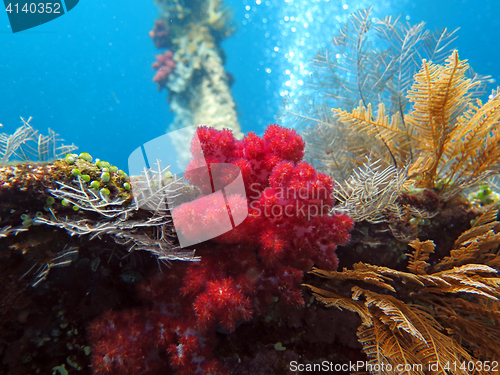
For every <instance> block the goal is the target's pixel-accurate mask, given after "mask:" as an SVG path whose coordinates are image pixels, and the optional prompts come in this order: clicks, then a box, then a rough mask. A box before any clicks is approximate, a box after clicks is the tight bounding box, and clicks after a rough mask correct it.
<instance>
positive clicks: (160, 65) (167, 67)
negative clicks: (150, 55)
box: [152, 51, 175, 91]
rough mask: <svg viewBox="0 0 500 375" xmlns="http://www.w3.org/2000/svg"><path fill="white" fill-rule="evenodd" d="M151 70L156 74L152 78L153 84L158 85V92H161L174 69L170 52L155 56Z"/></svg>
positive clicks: (172, 56)
mask: <svg viewBox="0 0 500 375" xmlns="http://www.w3.org/2000/svg"><path fill="white" fill-rule="evenodd" d="M152 66H153V69H155V70H156V71H157V72H156V74H155V76H154V77H153V82H156V83H157V84H158V91H161V90H162V89H163V88H164V87H165V85H166V84H167V81H168V76H169V75H170V73H172V72H173V71H174V69H175V61H174V55H173V53H172V51H165V52H164V53H162V54H160V55H156V62H155V63H153V65H152Z"/></svg>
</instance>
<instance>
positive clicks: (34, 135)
mask: <svg viewBox="0 0 500 375" xmlns="http://www.w3.org/2000/svg"><path fill="white" fill-rule="evenodd" d="M21 120H22V121H23V126H21V127H20V128H18V129H17V130H16V131H15V132H14V134H11V135H9V134H5V133H2V134H0V163H2V162H7V161H13V160H20V161H28V160H32V161H48V160H54V159H57V158H59V157H61V156H64V155H66V154H67V153H69V152H72V151H74V150H76V148H77V147H76V146H75V145H60V144H59V142H61V141H63V139H60V138H59V135H58V134H56V133H55V132H53V131H52V130H50V129H49V135H47V136H45V135H42V134H40V133H39V132H38V130H35V129H33V127H32V126H31V125H30V121H31V117H30V118H29V119H28V120H27V121H26V120H24V119H23V118H21Z"/></svg>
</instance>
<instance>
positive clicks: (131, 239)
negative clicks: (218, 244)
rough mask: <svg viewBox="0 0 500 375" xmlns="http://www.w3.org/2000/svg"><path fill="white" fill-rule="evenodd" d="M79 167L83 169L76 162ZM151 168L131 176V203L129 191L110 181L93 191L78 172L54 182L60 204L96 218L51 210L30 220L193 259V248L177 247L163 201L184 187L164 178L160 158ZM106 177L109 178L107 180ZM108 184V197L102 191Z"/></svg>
mask: <svg viewBox="0 0 500 375" xmlns="http://www.w3.org/2000/svg"><path fill="white" fill-rule="evenodd" d="M80 161H81V160H80ZM81 162H82V163H86V164H88V165H86V168H93V166H92V165H91V163H89V162H86V161H81ZM79 166H80V168H82V169H83V168H85V166H83V165H82V164H81V163H80V165H79ZM94 168H95V167H94ZM104 168H105V169H108V168H106V167H104ZM157 168H158V169H157V170H155V169H151V168H150V169H146V170H145V171H144V174H143V176H137V177H136V178H135V179H134V180H133V181H132V193H133V196H134V200H133V202H130V195H129V194H127V193H120V191H119V190H117V189H116V187H114V185H113V184H107V186H108V187H104V188H102V189H100V190H98V189H96V188H94V187H92V186H91V185H92V184H88V183H87V182H86V181H84V180H83V178H82V177H80V176H77V178H76V179H75V180H73V181H71V182H69V183H62V182H58V185H59V188H58V189H49V192H50V193H51V194H52V195H53V196H54V197H55V198H57V199H60V200H61V202H64V203H63V204H65V205H72V207H73V209H74V210H75V211H78V210H84V211H89V212H91V213H95V214H98V216H97V218H96V219H94V220H92V219H90V218H85V219H82V218H80V217H77V218H72V217H68V216H66V217H65V218H58V217H57V215H56V214H55V213H54V212H52V218H45V217H40V218H36V219H35V222H36V223H40V224H46V225H52V226H56V227H59V228H64V229H66V230H67V231H68V232H69V233H70V234H71V235H79V236H81V235H87V234H88V235H91V238H94V237H96V236H97V237H100V236H102V235H111V236H113V237H114V238H115V240H116V242H118V243H121V244H124V245H127V246H128V247H129V251H132V250H134V249H136V250H146V251H149V252H152V253H153V254H155V255H156V256H157V257H158V259H160V260H164V261H170V260H190V261H192V260H197V258H196V257H194V252H192V251H183V250H181V249H180V248H179V246H178V245H177V244H176V236H175V233H174V231H173V225H172V220H171V217H170V213H169V211H168V208H167V205H166V201H167V199H169V198H170V199H173V197H175V196H176V195H177V194H178V192H179V191H180V190H181V189H182V188H183V187H184V185H183V184H182V183H180V181H179V180H178V179H176V178H174V177H173V176H172V177H168V178H166V177H165V172H166V171H167V170H168V167H167V168H162V167H161V164H160V162H158V163H157ZM87 173H90V172H88V171H87ZM103 173H109V172H103ZM115 174H116V176H113V179H115V178H118V179H119V181H122V180H123V181H125V182H123V185H125V184H128V182H127V181H128V179H127V177H126V176H123V175H120V173H119V172H116V173H115ZM151 175H156V176H159V179H158V178H157V179H156V182H157V183H156V185H155V186H154V188H153V187H152V186H151ZM118 176H119V177H118ZM108 181H112V180H111V178H110V180H108ZM125 186H127V185H125ZM113 187H114V189H115V192H114V194H115V196H114V197H112V196H111V192H110V191H109V189H108V188H111V189H112V188H113ZM129 189H130V187H129Z"/></svg>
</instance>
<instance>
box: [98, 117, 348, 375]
mask: <svg viewBox="0 0 500 375" xmlns="http://www.w3.org/2000/svg"><path fill="white" fill-rule="evenodd" d="M191 151H192V154H193V159H192V160H191V162H190V163H189V166H188V168H187V170H186V172H185V177H186V179H187V180H188V181H190V182H191V183H192V184H193V185H196V186H197V187H198V188H200V190H201V191H202V193H203V194H205V196H202V197H201V198H199V199H197V200H195V201H193V202H190V203H184V204H182V205H180V206H179V207H177V208H175V209H174V210H173V212H172V216H173V219H174V223H175V225H176V229H177V232H178V234H179V237H181V235H183V236H185V237H187V238H190V239H191V240H197V239H201V238H202V237H204V238H205V239H208V238H211V237H215V236H216V235H217V233H218V230H219V229H220V223H221V222H223V221H224V220H225V219H226V216H227V215H228V213H231V214H232V215H233V216H234V214H235V213H236V212H237V211H238V210H239V208H242V207H243V206H244V207H245V209H246V208H248V212H249V215H248V217H247V218H246V219H245V220H244V221H243V223H241V224H240V225H237V226H236V228H234V229H232V230H230V231H229V232H227V233H224V234H222V235H220V236H218V237H216V238H214V241H212V242H211V243H205V244H202V245H200V247H197V250H198V254H199V255H201V261H200V262H195V263H191V264H189V265H188V266H186V267H187V269H186V270H185V272H183V273H182V276H179V279H181V280H182V282H181V284H182V285H179V279H177V283H175V282H172V279H168V277H167V276H166V277H163V280H164V281H163V282H159V281H155V282H153V283H151V284H150V285H147V286H143V289H142V294H143V297H144V298H145V299H147V300H148V301H153V309H152V310H148V312H147V313H145V314H144V317H143V319H145V322H144V321H143V322H142V323H140V324H139V323H137V324H136V323H135V321H134V316H135V315H133V314H132V313H128V314H129V315H130V317H131V319H132V320H131V325H135V329H142V330H143V331H144V333H145V336H146V337H149V339H148V340H149V341H142V346H141V344H140V343H141V341H140V340H141V338H140V336H137V335H136V334H135V333H132V332H131V331H130V329H131V328H129V327H121V329H122V336H117V334H116V333H115V332H116V330H114V328H112V327H115V326H117V325H118V324H117V323H116V322H117V321H116V319H114V320H113V319H112V320H111V323H106V324H104V326H105V327H106V325H107V326H109V327H111V328H109V327H108V328H107V329H103V328H100V332H101V335H100V336H99V335H97V336H96V335H94V336H93V341H94V348H97V349H95V350H96V353H98V355H97V357H95V358H96V361H95V363H96V368H100V369H101V368H104V367H105V366H111V365H113V366H115V367H113V369H115V368H116V369H118V368H119V365H118V364H117V363H120V365H121V363H122V362H123V363H125V362H124V361H125V359H122V358H124V357H123V355H124V353H126V348H127V346H126V345H125V344H123V343H122V344H120V345H119V346H118V347H117V348H112V347H110V344H109V343H111V342H120V343H121V342H122V341H120V340H121V339H120V338H123V337H128V338H131V342H132V344H130V345H138V346H137V347H138V348H141V347H142V348H143V349H142V353H146V351H147V350H146V349H147V348H150V351H153V352H154V350H155V348H167V349H166V350H167V351H168V353H169V355H170V362H171V364H172V365H173V366H174V367H175V368H176V370H177V373H179V374H210V373H217V374H222V373H223V372H224V369H223V366H222V365H220V364H219V363H218V362H217V361H216V359H215V355H214V351H213V347H214V345H215V343H216V342H217V335H216V334H215V333H216V330H217V329H219V330H220V329H225V330H227V331H230V332H231V331H234V330H235V329H236V327H237V326H238V325H239V324H240V323H243V322H246V321H248V320H249V319H251V318H253V319H258V318H262V317H263V316H264V315H265V314H266V313H267V312H268V307H269V305H270V304H271V303H273V302H275V301H276V300H279V301H280V303H283V304H286V305H290V306H302V305H303V304H304V301H303V298H302V295H301V291H300V284H301V282H302V277H303V272H304V271H307V270H309V269H310V268H311V266H312V265H313V264H316V265H318V266H319V267H321V268H323V269H329V270H334V269H336V268H337V264H338V260H337V256H336V254H335V249H336V246H337V245H339V244H345V243H346V242H347V241H348V240H349V231H350V230H351V228H352V226H353V222H352V220H351V219H349V218H348V217H347V216H345V215H331V214H330V212H331V207H332V205H333V199H332V191H333V182H332V180H331V178H330V177H328V176H326V175H324V174H322V173H318V172H317V171H316V170H315V169H314V168H313V167H312V166H311V165H309V164H308V163H305V162H303V161H301V160H302V157H303V156H304V142H303V140H302V139H301V137H300V136H299V135H298V134H297V133H296V132H295V131H294V130H291V129H286V128H283V127H280V126H278V125H271V126H269V127H268V129H267V130H266V131H265V133H264V136H263V137H262V138H261V137H258V136H257V135H255V134H253V133H249V134H248V135H247V136H246V137H245V138H244V139H243V140H241V141H239V140H236V139H235V138H234V137H233V135H232V133H231V132H230V131H228V130H224V131H219V130H215V129H212V128H207V127H201V128H199V129H198V131H197V132H196V136H195V137H194V138H193V144H192V149H191ZM234 166H237V167H238V168H239V169H237V168H235V167H234ZM240 171H241V175H242V177H243V181H244V186H245V189H246V197H245V196H243V195H239V194H236V193H234V192H233V193H224V194H223V193H222V192H221V191H220V190H221V189H225V187H226V186H227V184H229V183H231V182H232V181H234V180H235V179H236V178H238V175H239V173H240ZM213 190H215V191H216V192H213ZM245 212H246V211H245ZM227 217H228V216H227ZM233 219H234V217H233ZM233 222H236V220H233ZM198 242H200V241H198ZM177 270H178V268H177ZM173 274H174V275H175V274H176V273H175V272H174V273H173ZM177 275H179V274H177ZM169 288H171V289H169ZM172 290H173V292H172ZM124 314H125V315H127V313H124ZM153 316H155V317H156V318H157V321H158V322H159V323H156V322H155V323H153V322H152V321H151V318H152V317H153ZM108 321H109V319H108ZM102 323H103V321H102V320H101V321H100V322H99V323H96V325H95V327H97V326H99V324H101V325H102ZM141 324H142V325H141ZM168 329H170V331H168V332H170V334H169V333H168V332H167V330H168ZM143 340H144V339H143ZM152 343H154V345H156V347H155V346H152ZM103 345H104V346H106V345H107V349H108V353H109V354H108V356H107V357H106V356H105V355H103V353H105V350H101V349H99V348H101V347H102V346H103ZM115 349H116V350H118V352H116V353H115V352H113V350H115ZM113 353H115V354H113ZM112 358H113V361H111V359H112ZM115 358H116V359H115ZM120 361H121V362H120ZM113 371H114V370H113ZM101 373H106V372H105V371H104V370H103V371H102V372H101ZM111 373H113V372H111ZM124 373H126V372H124Z"/></svg>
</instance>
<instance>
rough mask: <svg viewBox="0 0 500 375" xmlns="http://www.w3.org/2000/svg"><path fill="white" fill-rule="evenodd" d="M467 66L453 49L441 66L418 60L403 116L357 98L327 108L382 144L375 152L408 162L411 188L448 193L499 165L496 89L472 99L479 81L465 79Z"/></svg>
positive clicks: (499, 105) (499, 108) (499, 116)
mask: <svg viewBox="0 0 500 375" xmlns="http://www.w3.org/2000/svg"><path fill="white" fill-rule="evenodd" d="M468 71H469V66H468V64H467V61H466V60H460V59H459V57H458V52H457V51H454V52H453V53H452V54H451V55H450V56H449V57H448V59H446V64H444V65H438V64H433V63H431V62H428V61H426V60H425V59H424V60H423V61H422V67H421V69H420V71H419V72H418V73H417V74H416V75H415V76H414V83H413V86H412V88H411V89H410V90H409V91H408V95H407V97H408V99H409V101H410V102H411V103H413V107H412V110H411V111H410V112H409V113H407V114H404V115H402V114H401V112H397V113H394V114H392V115H389V114H386V108H385V105H384V104H382V103H381V104H379V105H378V110H377V114H376V115H375V114H373V112H372V107H371V105H370V104H368V105H365V104H363V103H360V105H359V106H358V107H357V108H355V109H354V110H353V111H351V112H348V111H342V110H340V109H333V110H332V111H333V112H334V113H335V114H336V115H337V116H338V119H339V120H340V121H341V122H343V123H344V124H346V125H347V126H348V127H349V128H351V129H352V130H353V131H355V132H360V133H366V134H368V135H370V136H372V138H373V139H374V140H376V143H377V142H378V143H379V144H380V145H383V146H384V147H385V148H386V149H387V152H386V153H379V155H377V156H378V157H380V158H382V159H384V160H385V161H386V162H387V163H395V164H396V165H405V164H406V163H407V162H410V163H411V166H410V169H409V172H408V173H409V176H410V177H413V179H414V181H415V185H416V186H417V187H422V188H437V189H439V190H442V191H443V192H445V193H446V194H447V195H448V196H450V195H453V194H455V193H457V192H459V191H460V190H463V189H464V188H466V187H468V186H471V185H473V184H475V183H478V182H480V181H484V180H485V179H486V178H488V177H489V176H490V175H492V174H496V173H498V171H499V170H500V164H499V160H500V129H499V127H498V123H499V121H500V96H499V95H498V93H499V92H498V91H497V92H494V93H493V94H492V95H491V96H490V98H489V100H488V101H487V102H486V103H484V104H483V103H482V102H481V100H479V99H476V100H473V99H472V98H473V94H474V93H475V90H476V89H477V87H478V86H480V83H479V82H478V81H477V80H474V79H472V78H468V76H467V72H468ZM374 149H375V150H377V149H383V148H382V147H378V148H377V147H374Z"/></svg>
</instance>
